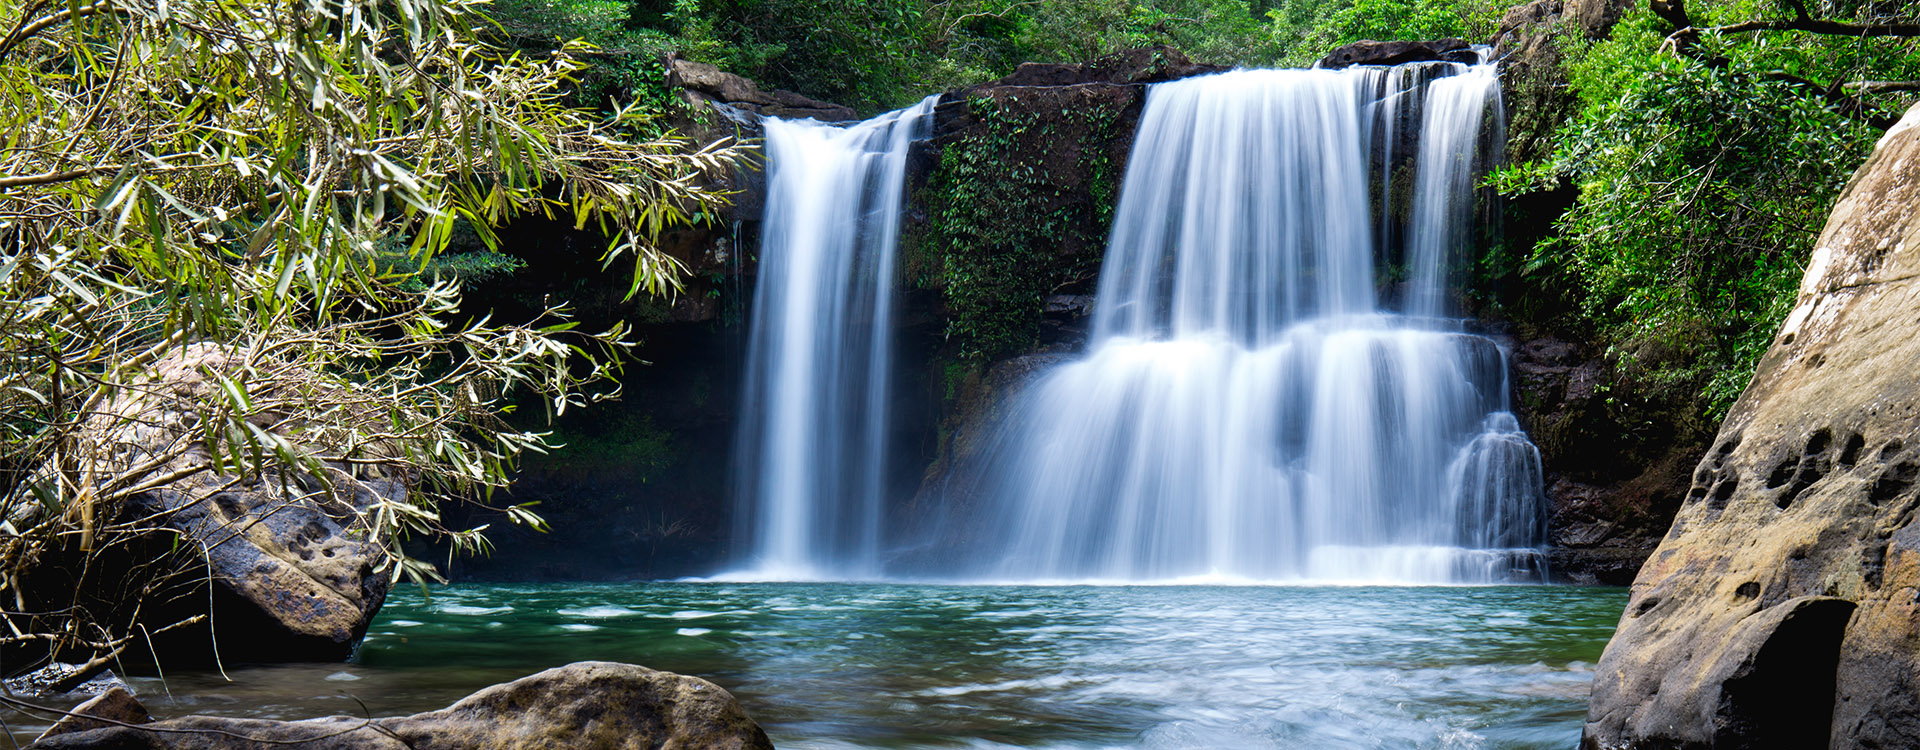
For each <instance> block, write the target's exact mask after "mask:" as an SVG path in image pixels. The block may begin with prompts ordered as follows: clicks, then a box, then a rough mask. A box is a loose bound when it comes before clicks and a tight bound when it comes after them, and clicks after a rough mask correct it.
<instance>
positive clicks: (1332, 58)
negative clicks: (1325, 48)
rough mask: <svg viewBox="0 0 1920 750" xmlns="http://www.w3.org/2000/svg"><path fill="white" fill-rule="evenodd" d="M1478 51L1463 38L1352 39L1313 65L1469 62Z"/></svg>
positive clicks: (1330, 66) (1472, 60)
mask: <svg viewBox="0 0 1920 750" xmlns="http://www.w3.org/2000/svg"><path fill="white" fill-rule="evenodd" d="M1479 60H1480V53H1478V52H1475V51H1474V49H1473V45H1470V44H1467V42H1466V40H1464V39H1435V40H1431V41H1419V42H1376V41H1372V40H1367V41H1361V42H1354V43H1352V44H1349V45H1346V46H1344V47H1339V48H1336V49H1335V50H1334V51H1332V52H1329V53H1327V56H1326V57H1322V58H1320V63H1319V65H1318V66H1316V67H1321V68H1345V67H1348V66H1351V65H1405V64H1407V63H1416V62H1457V63H1471V62H1478V61H1479Z"/></svg>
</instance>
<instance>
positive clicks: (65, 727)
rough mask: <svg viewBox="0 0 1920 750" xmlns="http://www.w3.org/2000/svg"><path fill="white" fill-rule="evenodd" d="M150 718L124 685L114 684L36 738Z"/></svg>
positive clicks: (144, 721) (135, 722)
mask: <svg viewBox="0 0 1920 750" xmlns="http://www.w3.org/2000/svg"><path fill="white" fill-rule="evenodd" d="M152 721H153V717H152V716H151V715H148V714H147V707H146V706H143V705H140V699H138V698H135V697H133V693H130V692H127V690H126V689H125V688H118V687H116V688H111V689H109V690H107V691H106V692H104V693H101V694H99V695H96V696H94V697H93V698H92V699H91V700H88V701H87V702H85V703H82V704H80V705H78V706H75V707H74V709H73V710H72V711H69V712H67V715H66V716H62V717H60V720H59V721H56V722H54V723H53V726H51V727H47V731H45V732H42V733H40V739H41V740H44V739H47V738H48V737H55V736H59V735H62V734H73V733H75V732H87V731H92V730H95V729H107V728H111V727H116V726H121V725H125V724H146V723H149V722H152ZM36 741H38V740H36Z"/></svg>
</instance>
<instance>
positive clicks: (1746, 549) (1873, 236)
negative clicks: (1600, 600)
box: [1583, 107, 1920, 750]
mask: <svg viewBox="0 0 1920 750" xmlns="http://www.w3.org/2000/svg"><path fill="white" fill-rule="evenodd" d="M1916 317H1920V107H1916V108H1914V109H1913V110H1911V111H1909V112H1908V113H1907V116H1906V118H1905V119H1904V120H1903V121H1901V123H1900V124H1899V125H1898V126H1896V127H1895V128H1894V129H1893V130H1892V131H1890V132H1889V133H1888V134H1887V135H1886V137H1885V138H1884V139H1883V140H1882V141H1881V142H1880V145H1879V147H1878V148H1877V149H1876V150H1875V152H1874V154H1873V156H1872V157H1871V158H1870V159H1869V160H1868V161H1867V163H1866V165H1865V166H1863V167H1861V169H1860V171H1859V172H1858V173H1856V174H1855V176H1854V178H1853V182H1852V184H1851V185H1849V186H1848V188H1847V191H1846V193H1845V194H1844V195H1843V196H1842V197H1841V198H1840V201H1839V203H1838V204H1837V205H1836V206H1835V208H1834V211H1833V215H1832V216H1831V218H1830V219H1829V221H1828V223H1827V227H1826V230H1825V231H1824V232H1823V233H1822V235H1821V237H1820V240H1819V243H1818V245H1817V246H1816V247H1815V250H1814V253H1813V257H1812V259H1811V261H1810V262H1809V264H1808V268H1807V273H1806V277H1805V279H1804V280H1803V281H1802V282H1801V287H1800V296H1799V300H1798V305H1797V306H1796V308H1795V309H1794V311H1793V312H1792V314H1791V315H1789V316H1788V318H1787V321H1786V324H1785V326H1784V327H1783V329H1782V330H1781V332H1780V334H1779V336H1778V338H1776V339H1775V340H1774V343H1773V346H1772V347H1771V348H1770V349H1769V350H1768V351H1767V354H1766V356H1765V357H1764V358H1763V359H1762V360H1761V363H1760V367H1759V371H1758V372H1757V373H1756V374H1755V376H1754V380H1753V383H1752V385H1751V386H1749V387H1748V389H1747V392H1746V393H1745V394H1744V395H1742V396H1741V398H1740V401H1739V403H1737V404H1736V405H1735V406H1734V408H1733V410H1732V412H1731V413H1730V414H1729V415H1728V417H1727V421H1726V424H1725V425H1724V426H1723V427H1722V428H1721V431H1720V436H1719V439H1718V440H1717V442H1716V443H1715V447H1714V448H1713V449H1712V450H1711V451H1710V452H1709V453H1708V455H1707V456H1706V458H1705V459H1704V460H1703V461H1701V462H1700V464H1699V467H1698V468H1697V469H1696V470H1695V472H1694V474H1693V488H1692V490H1691V491H1690V492H1689V494H1688V496H1687V498H1686V501H1685V503H1684V505H1683V506H1682V507H1681V509H1680V512H1679V515H1678V517H1677V518H1676V519H1675V521H1674V524H1673V529H1672V530H1671V531H1670V532H1669V533H1668V535H1667V537H1666V540H1665V541H1663V542H1662V543H1661V545H1660V548H1659V550H1658V551H1657V552H1656V553H1655V554H1654V556H1653V558H1652V559H1651V560H1649V561H1648V563H1647V565H1646V567H1645V568H1643V569H1642V570H1641V571H1640V576H1639V578H1638V580H1636V581H1635V582H1634V585H1633V597H1632V599H1631V601H1630V602H1629V603H1628V605H1627V611H1626V614H1625V615H1624V616H1623V617H1622V618H1621V621H1620V629H1619V631H1618V632H1617V633H1616V634H1615V636H1614V639H1613V641H1612V642H1611V643H1610V644H1609V645H1608V646H1607V651H1606V654H1605V656H1603V657H1602V658H1601V660H1600V663H1599V666H1598V668H1597V669H1596V670H1595V679H1594V689H1593V702H1592V706H1591V709H1590V713H1589V715H1588V720H1587V727H1586V735H1585V739H1584V740H1583V747H1586V748H1594V749H1596V750H1597V749H1599V748H1669V747H1688V748H1750V747H1832V748H1866V747H1874V748H1886V747H1917V746H1920V600H1917V599H1916V596H1915V593H1914V592H1915V591H1920V522H1916V518H1915V512H1916V511H1920V337H1915V336H1914V335H1913V331H1914V323H1915V320H1916Z"/></svg>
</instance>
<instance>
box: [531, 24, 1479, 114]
mask: <svg viewBox="0 0 1920 750" xmlns="http://www.w3.org/2000/svg"><path fill="white" fill-rule="evenodd" d="M1505 4H1506V0H1279V1H1278V2H1275V1H1274V0H1157V1H1154V2H1148V1H1146V0H1044V1H1036V0H625V1H624V2H622V0H500V2H499V4H498V5H497V6H496V11H495V13H496V15H497V16H498V17H499V18H500V19H501V20H502V24H503V26H504V27H505V28H506V29H507V31H508V32H509V34H510V36H511V37H512V38H514V39H516V40H518V41H519V42H520V43H521V44H523V45H524V46H527V47H529V48H531V47H537V46H539V45H541V44H551V43H552V42H553V41H554V40H566V39H576V38H578V39H584V40H585V41H587V42H591V43H593V44H594V45H597V46H599V47H601V48H603V50H604V54H602V55H601V56H599V57H598V58H597V63H596V65H595V66H594V67H593V69H591V70H590V71H588V72H587V73H585V74H584V75H583V76H582V81H581V84H580V92H581V95H582V96H583V97H584V99H585V101H588V102H592V103H601V102H603V101H611V100H623V101H624V100H639V101H640V102H641V103H642V105H643V108H644V109H647V110H648V111H655V112H664V111H670V110H671V109H672V108H673V107H674V106H675V103H674V101H673V99H672V98H671V97H670V96H669V95H668V94H669V93H670V92H667V91H666V90H665V88H664V86H663V85H662V84H661V82H660V80H659V78H658V76H659V72H658V71H659V66H658V64H657V59H658V58H659V56H661V55H663V54H665V53H667V52H670V51H679V52H680V53H681V54H683V55H685V56H687V57H689V58H691V59H694V60H699V61H701V62H706V63H711V64H714V65H717V66H719V67H721V68H723V69H725V70H728V71H730V72H733V73H738V74H740V75H743V76H746V77H748V78H751V79H754V80H755V81H757V82H759V83H761V84H762V85H765V86H767V87H770V88H779V89H788V90H792V91H797V92H800V93H802V94H806V95H808V96H812V97H815V98H819V99H824V100H827V101H832V102H838V103H841V104H846V105H849V106H852V107H854V108H856V109H858V110H861V111H865V112H879V111H883V110H889V109H894V108H898V107H903V106H906V105H908V104H911V103H912V102H914V101H916V100H918V99H920V98H922V97H925V96H927V95H929V94H932V93H936V92H939V91H944V90H949V89H953V88H957V87H960V86H963V85H968V84H973V83H979V82H981V81H987V80H991V79H994V78H999V77H1001V76H1004V75H1006V74H1008V73H1011V72H1012V71H1013V69H1014V68H1015V67H1017V66H1018V65H1019V64H1021V63H1023V62H1081V61H1085V60H1091V59H1094V58H1097V57H1100V56H1102V55H1106V54H1110V53H1113V52H1117V51H1120V50H1124V49H1131V48H1139V47H1148V46H1152V45H1157V44H1165V45H1170V46H1172V47H1175V48H1177V49H1180V50H1181V51H1183V52H1185V53H1187V54H1188V55H1189V56H1190V57H1192V58H1194V59H1196V60H1200V61H1203V62H1211V63H1218V64H1226V65H1244V66H1272V65H1282V64H1285V65H1305V64H1310V63H1312V62H1313V61H1314V60H1316V59H1318V58H1319V57H1320V56H1321V55H1323V54H1325V53H1326V52H1327V51H1328V50H1330V49H1331V48H1333V47H1335V46H1338V45H1341V44H1346V43H1348V42H1353V41H1359V40H1361V39H1381V40H1389V39H1427V38H1435V37H1465V38H1468V39H1476V40H1478V39H1484V38H1486V37H1487V36H1488V35H1490V34H1491V33H1492V31H1493V27H1494V24H1495V23H1496V22H1497V21H1498V19H1499V14H1500V11H1501V10H1502V9H1503V8H1504V7H1505Z"/></svg>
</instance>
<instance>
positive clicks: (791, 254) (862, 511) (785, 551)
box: [736, 97, 937, 579]
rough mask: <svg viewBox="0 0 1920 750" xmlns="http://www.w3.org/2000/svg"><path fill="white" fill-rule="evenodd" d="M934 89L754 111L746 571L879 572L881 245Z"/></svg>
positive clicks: (884, 266)
mask: <svg viewBox="0 0 1920 750" xmlns="http://www.w3.org/2000/svg"><path fill="white" fill-rule="evenodd" d="M936 99H937V97H933V98H928V99H926V100H925V101H922V102H920V103H919V104H918V105H915V106H913V107H909V108H907V109H903V110H900V111H897V112H892V113H888V114H885V115H881V116H879V117H876V118H874V119H872V120H868V121H866V122H863V123H859V124H855V125H850V126H836V125H830V124H826V123H821V122H817V121H814V120H779V119H774V118H767V119H765V120H763V121H762V122H763V125H764V127H765V130H766V159H767V193H766V195H767V197H766V201H767V203H766V213H765V218H764V221H763V223H762V226H763V238H762V241H761V246H760V258H759V263H760V267H759V274H758V282H757V283H758V286H757V288H756V289H755V291H754V301H753V312H752V316H751V320H750V322H749V333H748V344H747V373H746V392H745V396H744V399H743V401H742V420H741V427H740V434H739V444H738V448H737V456H738V461H739V468H738V472H737V476H736V496H737V505H736V507H737V509H738V510H737V513H736V515H737V517H738V519H739V520H738V522H737V524H736V525H737V527H738V529H737V535H736V536H737V538H738V539H739V540H740V542H741V544H742V545H743V548H744V550H745V551H746V555H745V559H744V560H742V562H743V563H744V564H745V565H746V566H747V567H748V569H749V570H750V571H751V573H748V574H747V575H750V576H753V577H764V578H775V579H811V578H827V577H830V578H866V577H873V576H875V575H878V573H879V572H880V568H879V562H880V561H879V551H880V543H881V542H880V540H881V533H882V530H881V521H882V518H883V516H884V506H883V503H882V493H883V485H884V478H885V473H886V466H887V445H886V431H887V425H888V414H887V402H888V399H889V397H890V396H889V393H888V380H889V376H888V374H889V371H890V367H891V360H892V346H891V343H890V342H891V329H892V326H893V319H892V307H893V291H892V290H893V285H894V278H893V277H894V250H895V244H896V242H897V240H898V237H899V230H900V208H901V205H900V204H901V200H902V193H903V192H904V180H905V175H906V161H907V149H908V147H909V146H910V145H911V144H912V142H913V141H915V140H917V139H921V138H924V137H925V136H926V131H927V130H928V128H929V121H930V120H931V118H930V117H929V115H930V114H931V112H932V111H933V105H934V103H935V101H936Z"/></svg>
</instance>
